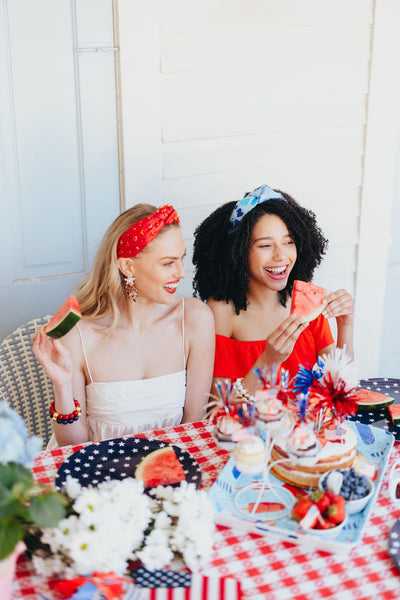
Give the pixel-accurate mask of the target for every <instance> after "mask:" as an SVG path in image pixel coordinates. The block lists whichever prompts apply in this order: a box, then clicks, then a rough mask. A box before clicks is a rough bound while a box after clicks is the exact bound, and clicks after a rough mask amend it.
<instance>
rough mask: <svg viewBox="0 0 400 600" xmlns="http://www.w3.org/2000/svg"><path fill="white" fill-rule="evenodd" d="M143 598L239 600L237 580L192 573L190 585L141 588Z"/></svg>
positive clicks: (239, 588)
mask: <svg viewBox="0 0 400 600" xmlns="http://www.w3.org/2000/svg"><path fill="white" fill-rule="evenodd" d="M141 591H143V592H145V593H146V594H147V595H145V596H143V600H241V598H242V591H241V586H240V583H239V581H236V579H233V578H231V577H205V576H203V575H199V574H192V582H191V586H190V587H178V588H152V589H143V588H142V590H141Z"/></svg>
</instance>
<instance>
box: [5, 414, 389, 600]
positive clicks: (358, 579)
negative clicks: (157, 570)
mask: <svg viewBox="0 0 400 600" xmlns="http://www.w3.org/2000/svg"><path fill="white" fill-rule="evenodd" d="M145 437H147V438H149V439H155V438H157V439H162V440H164V441H167V442H169V443H172V444H175V445H177V446H180V447H181V448H183V449H185V450H187V451H188V452H190V453H191V454H192V455H193V457H194V458H195V459H196V460H197V461H198V463H199V465H200V467H201V470H202V476H203V479H202V486H203V487H204V488H205V489H208V488H209V487H211V485H212V484H213V482H214V481H215V479H216V478H217V476H218V474H219V472H220V471H221V469H222V468H223V466H224V465H225V463H226V462H227V460H228V458H229V453H228V452H227V451H226V450H223V449H221V448H220V447H219V446H218V445H217V444H216V443H215V441H214V439H213V436H212V426H211V425H210V424H208V423H206V422H200V423H191V424H185V425H179V426H176V427H171V428H168V429H163V430H159V431H153V432H151V433H147V434H146V435H145ZM78 448H81V446H76V447H74V448H72V447H70V446H67V447H64V448H60V449H58V450H53V451H47V452H42V453H41V454H40V456H39V457H38V459H37V460H36V461H35V466H34V468H33V471H34V474H35V476H36V478H37V479H38V480H39V481H41V482H43V483H47V484H53V483H54V477H55V474H56V471H57V469H58V467H59V466H60V465H61V463H62V462H63V461H64V460H65V459H66V458H67V457H68V456H69V455H70V454H71V453H72V452H73V451H75V450H77V449H78ZM395 460H400V444H399V443H396V444H395V445H394V448H393V451H392V455H391V457H390V460H389V467H388V471H389V470H390V467H391V465H392V464H393V462H394V461H395ZM398 518H400V508H395V507H394V505H393V504H392V503H391V501H390V498H389V492H388V472H387V473H386V474H385V477H384V480H383V484H382V487H381V490H380V493H379V496H378V499H377V501H376V503H375V505H374V507H373V510H372V514H371V518H370V521H369V523H368V525H367V527H366V529H365V534H364V537H363V540H362V543H361V544H360V545H359V546H358V547H356V548H355V549H353V550H352V551H351V552H350V554H348V555H346V556H340V555H337V554H328V553H326V552H321V551H313V552H310V551H308V550H307V549H306V548H305V547H302V546H297V545H293V544H290V543H288V542H284V541H282V542H278V543H276V542H274V543H271V542H268V539H267V538H265V537H261V536H257V535H254V534H246V533H243V531H239V530H234V529H231V528H225V527H218V528H217V533H216V543H215V546H214V555H213V558H212V561H211V564H210V567H209V568H208V569H207V570H206V571H205V572H204V573H203V574H204V575H205V576H210V577H212V576H220V577H229V578H231V577H233V578H235V579H236V580H237V581H240V583H241V588H242V593H243V598H244V599H246V600H250V599H251V600H318V599H323V598H324V599H325V598H337V599H338V600H353V599H356V600H373V599H376V600H378V599H379V600H392V599H393V600H394V599H398V598H400V572H399V571H398V570H397V568H396V566H395V564H394V563H393V561H392V559H391V557H390V554H389V552H388V538H389V532H390V529H391V527H392V525H393V524H394V522H395V521H396V520H397V519H398ZM51 587H52V586H51V582H48V581H44V580H43V578H42V577H39V576H38V575H36V574H35V573H34V571H33V568H32V565H31V563H30V562H29V561H28V560H26V559H25V558H23V559H21V560H20V561H19V563H18V570H17V579H16V581H15V586H14V593H13V600H17V599H18V600H20V599H24V600H40V598H41V594H42V595H43V596H45V597H46V598H51V599H56V598H57V596H56V595H54V593H53V592H52V591H51ZM171 593H172V592H171ZM180 593H181V594H182V593H183V592H180ZM52 594H53V595H52ZM158 594H164V596H162V600H164V598H165V599H167V598H168V599H169V600H178V596H176V598H173V597H172V596H168V595H167V592H166V591H165V590H163V591H160V592H158ZM148 597H149V600H161V596H158V597H157V598H156V597H155V595H154V594H153V597H150V596H148ZM180 597H181V598H185V597H186V596H184V595H181V596H180ZM221 598H222V596H221ZM212 600H214V598H213V599H212ZM227 600H231V598H230V597H227ZM232 600H233V599H232Z"/></svg>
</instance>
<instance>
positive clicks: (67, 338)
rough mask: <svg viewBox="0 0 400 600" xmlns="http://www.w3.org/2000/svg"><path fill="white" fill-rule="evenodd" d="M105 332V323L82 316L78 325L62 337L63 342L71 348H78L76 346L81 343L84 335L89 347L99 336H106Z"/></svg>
mask: <svg viewBox="0 0 400 600" xmlns="http://www.w3.org/2000/svg"><path fill="white" fill-rule="evenodd" d="M78 327H79V329H78ZM79 331H80V333H79ZM104 333H105V325H104V324H102V323H100V322H98V321H97V320H96V319H92V318H90V317H82V318H81V319H80V320H79V323H78V326H75V327H73V328H72V329H71V331H69V332H68V333H67V334H66V335H64V337H62V338H61V342H62V343H63V344H64V345H65V346H66V347H67V348H69V349H76V347H78V346H80V345H81V335H82V338H83V340H84V344H85V347H88V346H90V345H91V344H92V343H96V341H98V339H99V337H102V336H104Z"/></svg>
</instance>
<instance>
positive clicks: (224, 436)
mask: <svg viewBox="0 0 400 600" xmlns="http://www.w3.org/2000/svg"><path fill="white" fill-rule="evenodd" d="M241 429H243V426H242V424H241V423H240V422H239V420H238V419H235V417H232V416H231V415H228V414H227V415H223V416H222V417H219V418H218V419H217V422H216V424H215V429H214V433H215V435H216V437H217V439H218V440H220V441H221V442H232V441H234V440H233V439H232V436H233V434H234V433H235V432H238V431H240V430H241Z"/></svg>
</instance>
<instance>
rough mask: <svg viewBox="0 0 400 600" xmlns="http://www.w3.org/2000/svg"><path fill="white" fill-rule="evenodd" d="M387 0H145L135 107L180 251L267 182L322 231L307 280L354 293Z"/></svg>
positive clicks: (135, 0) (186, 289)
mask: <svg viewBox="0 0 400 600" xmlns="http://www.w3.org/2000/svg"><path fill="white" fill-rule="evenodd" d="M387 1H389V4H390V8H389V9H388V11H389V12H390V10H394V9H393V7H394V3H393V0H385V2H384V1H383V0H376V1H374V0H302V1H301V2H298V0H247V1H246V2H242V1H239V0H219V1H218V2H215V0H204V1H203V2H198V1H195V0H164V1H163V2H161V3H159V5H158V10H157V11H156V12H157V19H158V23H157V26H158V28H159V29H158V37H157V50H156V51H155V50H154V48H155V44H154V35H155V34H154V23H153V27H152V29H151V35H150V38H151V39H152V41H151V42H149V43H147V42H146V39H145V35H144V33H143V32H142V35H141V42H142V45H141V52H142V53H143V55H144V56H147V53H148V52H149V53H150V55H151V56H152V60H153V63H152V65H153V66H152V77H153V82H155V81H156V80H157V81H158V84H159V88H157V92H159V97H158V98H157V100H156V104H157V102H158V104H157V109H155V110H153V112H151V110H150V109H149V110H148V111H146V109H144V110H145V114H144V115H143V117H142V118H143V122H150V117H151V114H153V116H154V120H153V121H152V122H151V123H152V127H153V126H154V123H157V126H158V127H159V128H158V137H157V136H156V135H155V131H154V130H153V129H151V135H154V139H155V142H154V145H153V149H154V151H155V152H158V153H159V154H157V157H158V156H160V157H161V180H158V181H159V184H160V189H161V195H162V201H163V202H170V203H172V204H174V205H175V206H176V207H177V208H178V209H179V211H180V214H181V217H182V222H183V231H184V237H185V241H186V245H187V246H188V258H190V254H191V245H192V235H193V231H194V229H195V227H196V225H197V224H198V223H199V222H200V221H201V220H203V219H204V218H205V217H206V216H207V215H208V214H209V213H210V212H211V211H212V210H213V209H215V208H216V207H217V206H219V205H221V204H223V203H224V202H228V201H230V200H235V199H239V198H240V197H242V196H243V194H245V193H246V192H248V191H250V190H252V189H254V188H255V187H257V186H259V185H261V184H263V183H268V184H269V185H271V186H272V187H276V188H280V189H283V190H285V191H287V192H289V193H290V194H292V195H293V196H294V197H295V198H296V199H297V200H298V201H299V202H300V203H302V204H303V205H305V206H307V207H309V208H311V209H312V210H314V211H315V212H316V214H317V216H318V221H319V223H320V225H321V228H322V229H323V231H324V233H325V235H326V237H328V238H329V250H328V253H327V256H326V259H325V260H324V261H323V264H322V265H321V267H320V268H319V269H318V272H317V274H316V279H317V280H318V281H319V282H320V283H321V284H322V285H325V286H326V287H328V288H330V289H336V288H341V287H344V288H346V289H348V290H349V291H350V292H351V293H353V294H354V293H355V291H356V289H357V288H356V283H357V277H358V268H359V243H360V219H362V218H364V209H365V207H364V206H363V201H362V200H363V189H362V186H363V181H364V180H365V171H364V160H365V159H364V154H365V147H366V146H365V143H366V125H367V116H368V113H367V110H368V101H369V90H370V88H369V85H370V74H371V71H370V69H371V58H372V56H371V51H372V48H373V43H374V27H375V25H376V23H375V10H376V9H377V6H378V5H380V6H382V5H384V4H386V2H387ZM122 3H123V4H124V5H125V6H126V5H127V0H122ZM132 6H136V9H135V11H136V13H135V11H134V10H133V9H132ZM139 7H140V10H142V11H145V17H144V19H145V20H146V19H147V18H149V17H150V14H151V12H152V11H153V12H154V9H155V4H154V2H153V1H151V2H150V4H149V5H147V4H146V5H143V3H140V2H139V0H131V8H130V9H129V10H130V14H131V15H132V16H133V14H138V11H139ZM397 12H398V11H397ZM397 12H396V10H394V16H395V15H396V14H397ZM128 14H129V12H128V8H126V11H125V15H128ZM153 20H154V19H153ZM154 22H155V20H154ZM124 27H126V28H127V29H128V23H127V22H125V25H124ZM152 36H153V37H152ZM126 43H127V44H128V47H129V41H128V39H127V37H126ZM130 47H133V43H132V44H131V46H130ZM156 55H157V59H158V71H157V75H156V74H155V69H154V62H155V60H156ZM137 72H138V74H139V75H140V70H138V71H137ZM389 72H390V71H389ZM391 76H392V77H393V73H392V75H391ZM133 81H135V78H134V77H133ZM139 81H140V82H144V84H145V87H146V79H145V78H142V79H140V77H139ZM136 84H137V82H136V81H135V84H131V85H130V94H132V91H133V89H134V86H135V85H136ZM125 85H127V83H126V81H125ZM149 89H150V90H151V89H153V90H155V89H156V88H155V87H154V88H151V87H149ZM384 93H385V94H386V98H388V97H389V96H390V94H388V90H387V88H386V87H385V88H384ZM129 97H130V96H129V95H128V96H127V98H129ZM153 102H154V94H153V95H152V97H151V98H149V103H150V104H152V103H153ZM393 104H394V103H392V106H393ZM381 109H384V104H383V103H382V104H381ZM130 140H131V142H132V143H135V141H134V138H133V137H131V138H130ZM137 147H138V148H139V146H137ZM131 167H133V168H135V167H134V165H131V164H129V165H126V169H127V170H128V169H130V168H131ZM157 177H158V175H157ZM139 179H140V177H139ZM134 188H135V184H134V183H133V181H132V186H131V187H130V189H132V190H133V189H134ZM128 192H129V185H128ZM187 268H188V278H187V281H186V282H185V285H184V292H185V293H190V282H189V281H188V280H189V279H190V276H191V273H192V269H191V266H190V265H189V266H187ZM359 301H363V300H360V299H359ZM368 301H369V300H368ZM358 336H359V338H360V344H362V345H364V346H366V339H367V336H368V334H367V333H366V332H365V331H363V330H361V329H359V331H358ZM375 363H376V361H375Z"/></svg>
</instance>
